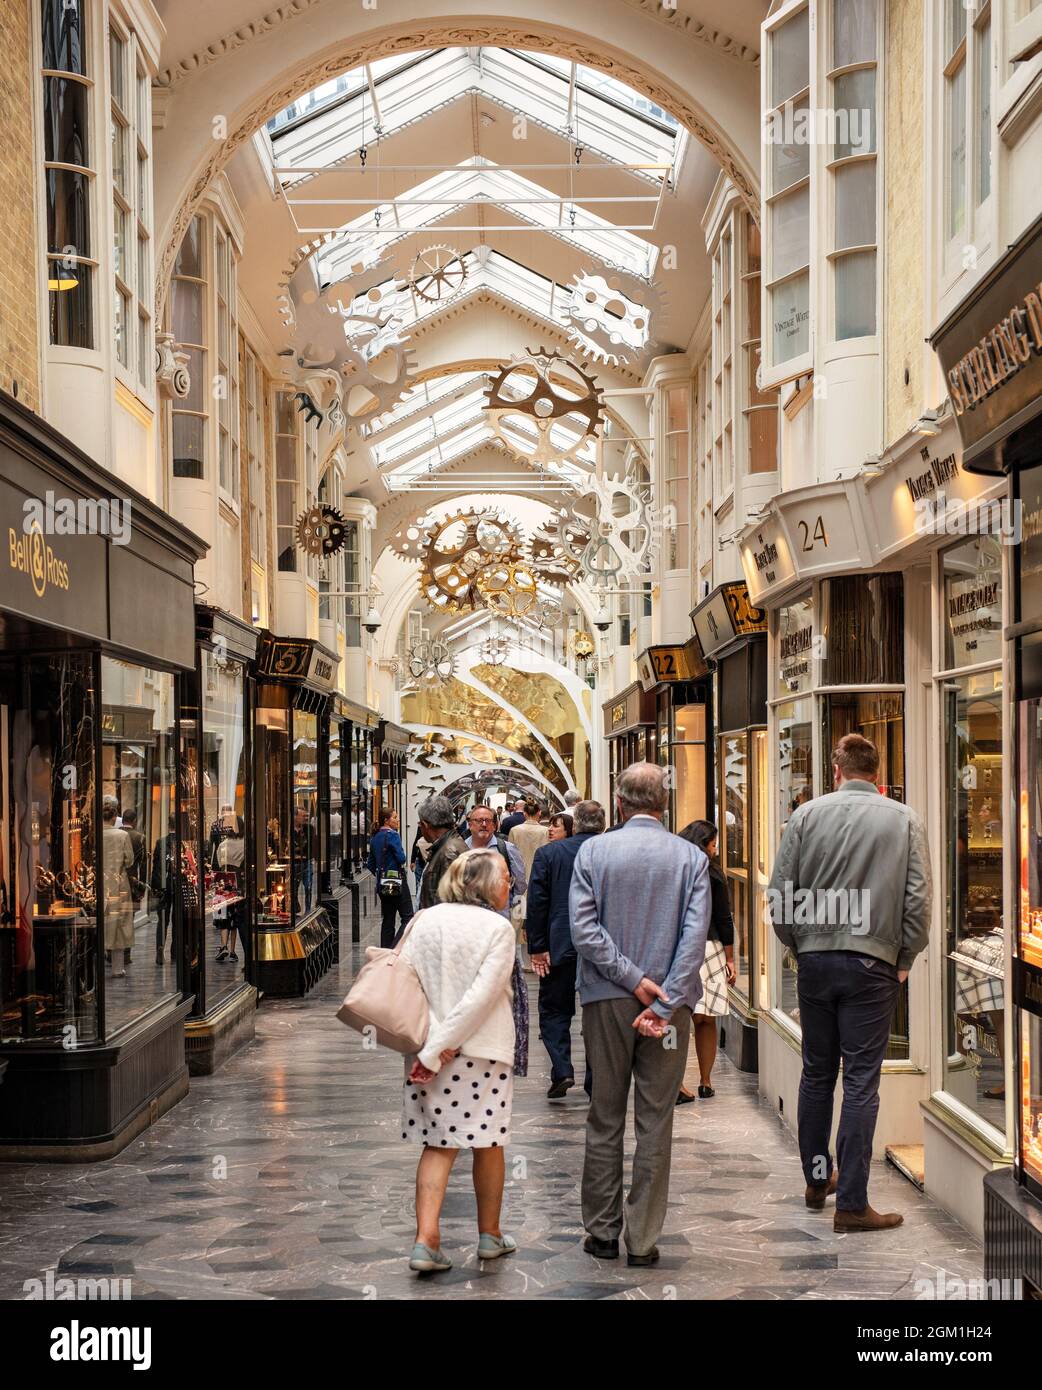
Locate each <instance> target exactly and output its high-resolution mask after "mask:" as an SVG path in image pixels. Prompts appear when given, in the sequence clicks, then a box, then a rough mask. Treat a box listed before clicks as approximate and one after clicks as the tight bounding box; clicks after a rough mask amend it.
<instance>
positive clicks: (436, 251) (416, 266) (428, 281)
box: [409, 246, 467, 304]
mask: <svg viewBox="0 0 1042 1390" xmlns="http://www.w3.org/2000/svg"><path fill="white" fill-rule="evenodd" d="M466 278H467V263H466V261H465V260H464V259H463V257H462V256H461V255H460V254H459V252H458V251H456V250H455V249H454V248H453V247H451V246H428V247H427V248H426V249H425V250H423V251H420V252H419V253H418V254H417V256H416V259H415V260H414V261H413V263H412V269H411V270H410V271H409V283H410V285H411V286H412V288H413V290H414V291H415V292H416V294H418V295H419V297H420V298H421V299H425V300H426V301H427V303H428V304H444V303H445V302H446V301H447V300H449V299H451V298H452V297H453V295H454V294H456V293H457V292H458V291H459V290H460V289H461V288H462V287H463V282H464V280H465V279H466Z"/></svg>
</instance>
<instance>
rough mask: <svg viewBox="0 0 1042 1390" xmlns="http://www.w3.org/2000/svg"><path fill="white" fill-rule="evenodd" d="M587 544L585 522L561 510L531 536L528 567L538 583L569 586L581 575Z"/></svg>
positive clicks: (588, 526)
mask: <svg viewBox="0 0 1042 1390" xmlns="http://www.w3.org/2000/svg"><path fill="white" fill-rule="evenodd" d="M589 544H590V524H589V522H588V521H586V520H585V519H580V518H578V517H575V516H573V515H572V513H571V512H570V511H569V510H568V509H567V508H562V509H561V510H560V511H559V512H555V513H554V514H553V515H552V516H551V517H550V518H549V520H547V521H546V522H545V523H544V524H543V525H542V526H540V527H539V528H538V530H536V531H535V532H534V533H533V535H532V539H531V542H530V543H529V550H530V552H531V555H532V566H533V568H534V569H535V570H537V571H538V573H539V576H540V578H542V579H546V580H548V581H549V582H551V583H558V584H569V583H571V582H572V581H573V580H575V579H577V578H578V577H579V575H580V574H581V573H582V566H583V556H584V555H585V554H586V547H587V546H588V545H589Z"/></svg>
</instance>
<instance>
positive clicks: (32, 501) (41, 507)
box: [22, 488, 133, 545]
mask: <svg viewBox="0 0 1042 1390" xmlns="http://www.w3.org/2000/svg"><path fill="white" fill-rule="evenodd" d="M132 510H133V504H132V503H131V500H130V498H129V497H57V496H55V494H54V493H53V492H52V491H51V490H50V489H49V488H48V490H47V491H46V492H45V493H44V495H43V497H42V498H39V497H27V498H26V499H25V501H24V502H23V503H22V533H23V535H26V536H30V535H33V534H34V533H36V534H42V535H45V536H108V537H109V538H110V539H111V541H112V544H113V545H128V544H129V543H130V531H131V522H132Z"/></svg>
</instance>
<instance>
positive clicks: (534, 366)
mask: <svg viewBox="0 0 1042 1390" xmlns="http://www.w3.org/2000/svg"><path fill="white" fill-rule="evenodd" d="M485 411H486V413H487V417H488V423H489V426H490V427H491V429H492V432H493V433H494V434H495V435H496V437H497V438H498V439H499V440H501V441H502V443H504V444H505V445H506V446H507V448H508V449H510V450H511V452H512V453H514V454H516V455H517V456H518V457H519V458H521V459H522V460H524V462H526V463H538V464H544V463H556V462H558V461H563V460H566V459H572V458H575V456H576V455H577V454H578V453H579V451H580V450H581V449H582V447H583V445H584V444H585V443H586V442H587V440H589V439H592V438H593V437H594V436H595V435H596V434H597V431H598V429H599V427H600V425H601V422H602V420H603V407H602V403H601V388H600V387H599V386H598V385H597V383H596V381H595V379H594V378H593V377H592V376H590V375H589V373H588V372H586V371H584V369H583V368H582V367H581V366H579V364H578V363H577V362H573V361H571V360H570V359H569V358H567V357H562V356H561V354H560V353H559V352H556V351H555V352H548V351H547V349H546V348H540V349H539V351H538V352H532V350H531V349H529V351H528V353H527V354H525V355H522V356H520V357H515V358H512V359H511V361H509V362H507V363H506V364H505V365H504V366H503V367H501V368H500V369H499V371H498V372H497V373H496V375H495V376H494V377H493V379H492V381H491V382H490V383H489V386H488V390H487V393H486V396H485Z"/></svg>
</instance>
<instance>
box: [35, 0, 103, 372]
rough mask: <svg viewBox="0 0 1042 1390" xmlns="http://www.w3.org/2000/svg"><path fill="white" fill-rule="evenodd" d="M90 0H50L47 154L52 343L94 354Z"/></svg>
mask: <svg viewBox="0 0 1042 1390" xmlns="http://www.w3.org/2000/svg"><path fill="white" fill-rule="evenodd" d="M86 19H87V6H86V4H85V3H84V0H44V3H43V10H42V31H43V54H42V63H43V145H44V149H43V157H44V192H45V202H46V210H47V302H48V311H49V319H50V341H51V343H52V344H54V345H55V346H58V347H72V348H87V349H93V348H94V346H95V342H94V275H95V271H96V269H97V259H96V256H95V254H94V247H93V236H92V221H93V204H92V200H93V197H94V189H93V185H94V177H95V169H94V166H93V160H92V153H93V151H92V144H91V130H90V120H91V112H90V105H91V100H92V97H93V89H94V88H93V82H92V80H91V76H90V71H89V64H91V63H92V61H93V60H92V58H91V55H90V54H89V52H88V45H87V37H86V28H87V24H86Z"/></svg>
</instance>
